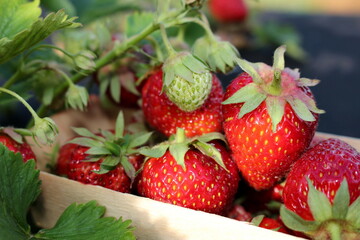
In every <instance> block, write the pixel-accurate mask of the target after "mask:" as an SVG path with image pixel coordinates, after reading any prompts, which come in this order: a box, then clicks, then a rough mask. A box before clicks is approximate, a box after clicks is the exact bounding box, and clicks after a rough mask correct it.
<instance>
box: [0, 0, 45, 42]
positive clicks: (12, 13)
mask: <svg viewBox="0 0 360 240" xmlns="http://www.w3.org/2000/svg"><path fill="white" fill-rule="evenodd" d="M39 4H40V0H35V1H33V2H28V1H27V0H12V1H6V0H0V6H1V8H0V39H1V38H8V39H12V38H13V37H14V36H15V35H16V34H17V33H19V32H21V31H23V30H25V29H26V28H28V27H30V26H31V24H32V23H34V22H35V21H36V20H37V19H38V18H39V17H40V15H41V8H40V7H39Z"/></svg>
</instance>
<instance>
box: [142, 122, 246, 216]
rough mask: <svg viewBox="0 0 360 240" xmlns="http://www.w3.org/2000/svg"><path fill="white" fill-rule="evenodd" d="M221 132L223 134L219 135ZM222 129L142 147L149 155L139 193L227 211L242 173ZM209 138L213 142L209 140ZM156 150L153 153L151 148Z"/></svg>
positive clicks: (179, 133)
mask: <svg viewBox="0 0 360 240" xmlns="http://www.w3.org/2000/svg"><path fill="white" fill-rule="evenodd" d="M220 136H221V137H220ZM216 139H223V137H222V135H221V134H219V133H210V134H205V135H202V136H199V137H194V138H191V139H186V138H185V133H184V130H183V129H178V131H177V133H176V135H175V136H174V135H173V136H172V137H171V138H170V140H169V141H167V142H164V143H160V144H159V145H156V146H155V147H153V148H152V149H150V150H149V149H144V150H143V151H140V152H141V153H143V154H146V155H148V156H150V157H149V159H148V160H147V161H146V162H145V164H144V166H143V169H142V171H141V172H140V174H139V182H138V187H137V189H138V192H139V194H140V195H142V196H145V197H148V198H151V199H154V200H158V201H161V202H165V203H171V204H174V205H179V206H182V207H186V208H191V209H195V210H201V211H205V212H209V213H215V214H222V215H223V214H225V213H226V211H227V210H228V209H229V208H230V206H231V204H232V201H233V200H234V196H235V193H236V192H237V187H238V182H239V180H240V179H239V173H238V170H237V167H236V164H235V163H234V162H233V160H232V159H231V158H230V154H229V153H228V151H227V149H226V148H225V146H224V145H223V144H222V143H220V142H219V140H216ZM208 141H210V142H208ZM151 150H153V151H154V152H153V153H150V151H151Z"/></svg>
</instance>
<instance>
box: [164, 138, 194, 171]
mask: <svg viewBox="0 0 360 240" xmlns="http://www.w3.org/2000/svg"><path fill="white" fill-rule="evenodd" d="M188 150H189V146H188V144H187V143H185V142H180V143H173V144H171V145H170V147H169V151H170V153H171V155H172V156H173V157H174V159H175V161H176V162H177V164H179V165H180V166H181V167H182V168H183V169H185V154H186V152H187V151H188Z"/></svg>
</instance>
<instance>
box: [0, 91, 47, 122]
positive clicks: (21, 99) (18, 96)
mask: <svg viewBox="0 0 360 240" xmlns="http://www.w3.org/2000/svg"><path fill="white" fill-rule="evenodd" d="M0 91H1V92H4V93H7V94H9V95H11V96H13V97H15V98H17V99H18V100H19V101H20V102H21V103H22V104H23V105H24V106H25V107H26V108H27V109H28V110H29V112H30V113H31V115H32V117H33V120H35V123H36V122H37V121H39V120H41V118H40V117H39V116H38V114H37V113H36V112H35V110H34V109H33V108H32V107H31V106H30V104H28V103H27V102H26V101H25V100H24V99H23V98H22V97H21V96H20V95H18V94H17V93H15V92H13V91H11V90H9V89H6V88H3V87H0Z"/></svg>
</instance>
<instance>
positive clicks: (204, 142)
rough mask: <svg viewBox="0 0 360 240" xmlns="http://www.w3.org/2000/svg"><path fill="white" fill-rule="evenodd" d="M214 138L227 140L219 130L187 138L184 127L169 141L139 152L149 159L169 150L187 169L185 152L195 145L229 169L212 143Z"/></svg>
mask: <svg viewBox="0 0 360 240" xmlns="http://www.w3.org/2000/svg"><path fill="white" fill-rule="evenodd" d="M213 140H221V141H224V142H226V140H225V136H224V135H223V134H221V133H219V132H212V133H206V134H203V135H201V136H195V137H192V138H187V137H186V135H185V130H184V129H182V128H177V130H176V133H175V134H173V135H171V136H170V137H169V139H168V141H164V142H162V143H159V144H157V145H155V146H153V147H149V146H145V147H142V148H140V149H139V153H141V154H143V155H144V156H146V157H147V159H149V158H160V157H162V156H164V154H165V153H166V152H167V151H169V152H170V153H171V155H172V156H173V157H174V159H175V160H176V162H177V164H179V165H180V166H181V167H182V168H183V169H184V170H186V167H185V154H186V152H187V151H188V150H189V149H190V148H191V147H193V148H195V149H197V150H199V151H200V152H201V153H203V154H204V155H206V156H209V157H211V158H212V159H214V160H215V162H216V163H217V164H219V165H220V166H221V167H222V168H224V169H225V170H226V171H228V169H227V168H226V166H225V164H224V162H223V160H222V156H221V153H220V152H219V150H217V149H216V148H215V147H214V146H213V145H212V144H211V143H210V142H211V141H213ZM147 159H146V160H147ZM146 160H145V161H146Z"/></svg>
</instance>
